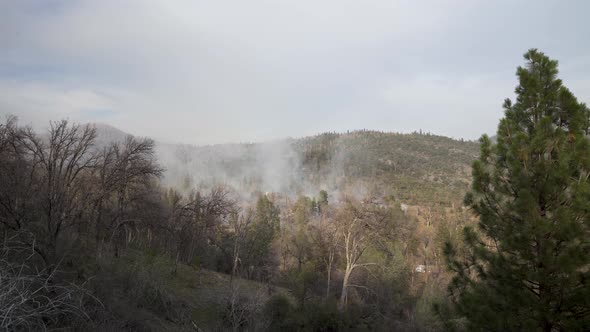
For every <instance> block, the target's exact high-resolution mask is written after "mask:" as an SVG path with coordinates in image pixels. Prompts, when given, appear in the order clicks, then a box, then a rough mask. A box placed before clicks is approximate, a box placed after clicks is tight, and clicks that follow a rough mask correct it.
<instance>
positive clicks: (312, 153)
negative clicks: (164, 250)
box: [158, 131, 479, 206]
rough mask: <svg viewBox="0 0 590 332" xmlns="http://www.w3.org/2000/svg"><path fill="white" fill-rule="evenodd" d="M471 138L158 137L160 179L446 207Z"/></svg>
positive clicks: (466, 164)
mask: <svg viewBox="0 0 590 332" xmlns="http://www.w3.org/2000/svg"><path fill="white" fill-rule="evenodd" d="M478 146H479V145H478V143H476V142H471V141H459V140H454V139H451V138H447V137H444V136H436V135H430V134H418V133H413V134H398V133H384V132H377V131H353V132H350V133H344V134H337V133H324V134H320V135H316V136H312V137H305V138H301V139H285V140H279V141H273V142H267V143H257V144H226V145H213V146H201V147H197V146H190V145H171V144H159V145H158V157H159V160H160V161H161V163H162V165H163V166H164V167H165V168H166V170H167V172H166V182H167V183H169V184H170V185H173V186H176V187H184V188H187V189H188V188H191V187H193V186H197V187H200V188H203V187H210V186H212V185H214V184H225V185H229V186H230V187H233V188H234V189H236V190H237V191H238V192H241V193H244V192H253V191H261V192H278V193H282V194H286V195H290V196H294V195H298V194H304V195H309V196H312V195H315V194H317V192H318V191H319V190H321V189H324V190H327V191H328V192H329V193H330V195H331V196H332V197H336V198H337V197H339V196H340V194H341V193H346V194H349V195H355V196H358V197H361V196H366V195H371V196H376V197H391V196H392V195H393V197H394V198H396V199H397V200H400V201H402V202H404V203H406V204H412V205H431V204H442V205H445V206H449V205H451V204H453V203H454V204H456V203H458V202H460V201H461V200H462V196H463V193H464V192H465V191H466V189H467V188H468V185H469V179H470V164H471V162H472V160H474V159H475V158H476V157H477V154H478V149H479V148H478Z"/></svg>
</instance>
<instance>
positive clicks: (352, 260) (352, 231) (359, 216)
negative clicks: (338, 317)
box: [337, 199, 387, 310]
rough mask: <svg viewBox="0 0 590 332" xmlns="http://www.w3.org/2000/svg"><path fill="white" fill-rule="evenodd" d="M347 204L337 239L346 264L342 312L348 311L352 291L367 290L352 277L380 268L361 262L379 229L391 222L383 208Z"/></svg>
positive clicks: (341, 214) (351, 201)
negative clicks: (361, 269) (363, 269)
mask: <svg viewBox="0 0 590 332" xmlns="http://www.w3.org/2000/svg"><path fill="white" fill-rule="evenodd" d="M345 204H346V205H345V206H344V208H343V209H342V210H341V211H340V213H339V214H338V215H337V219H338V223H339V230H338V233H337V234H338V235H337V236H338V239H339V244H340V247H341V248H342V250H343V257H344V261H345V264H346V265H345V269H344V278H343V281H342V292H341V295H340V304H339V306H340V309H341V310H343V309H344V308H346V305H347V302H348V291H349V288H350V287H355V288H366V287H365V286H362V285H355V284H352V283H351V276H352V273H353V272H354V271H355V269H357V268H359V267H368V266H370V265H377V264H376V263H371V262H365V263H363V262H361V258H362V256H363V253H364V252H365V250H366V249H367V248H368V247H369V246H370V245H371V243H372V242H373V241H374V238H375V237H377V236H378V234H379V229H380V227H382V226H383V224H384V221H385V219H386V218H387V214H385V213H383V212H384V211H381V208H379V207H375V206H372V204H370V203H367V202H363V203H358V202H355V201H353V200H352V199H349V200H348V201H347V202H346V203H345Z"/></svg>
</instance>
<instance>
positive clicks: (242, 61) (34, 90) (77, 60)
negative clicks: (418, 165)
mask: <svg viewBox="0 0 590 332" xmlns="http://www.w3.org/2000/svg"><path fill="white" fill-rule="evenodd" d="M588 13H590V2H588V1H582V0H581V1H554V0H553V1H532V0H531V1H519V0H511V1H467V0H465V1H444V0H436V1H435V0H433V1H409V0H408V1H394V0H389V1H386V0H366V1H361V0H356V1H352V0H338V1H332V0H314V1H312V0H293V1H291V0H266V1H263V0H249V1H225V0H215V1H199V0H159V1H158V0H123V1H122V0H100V1H97V0H94V1H84V0H81V1H70V0H68V1H66V0H57V1H56V0H45V1H42V0H38V1H33V0H21V1H18V0H5V1H0V115H6V114H13V115H17V116H18V117H19V118H20V121H21V123H26V124H31V125H33V126H35V127H39V128H44V127H47V126H48V124H49V121H51V120H59V119H68V120H70V121H74V122H82V123H85V122H100V123H106V124H110V125H112V126H115V127H117V128H119V129H121V130H124V131H126V132H129V133H132V134H134V135H139V136H149V137H153V138H155V139H157V140H160V141H165V142H171V143H188V144H214V143H227V142H255V141H266V140H273V139H277V138H283V137H302V136H307V135H313V134H317V133H320V132H325V131H337V132H343V131H347V130H354V129H375V130H384V131H398V132H412V131H418V130H422V131H427V132H433V133H436V134H439V135H445V136H450V137H454V138H465V139H476V138H478V137H479V136H480V135H481V134H483V133H488V134H493V133H494V132H495V130H496V126H497V123H498V120H499V119H500V118H501V117H502V115H503V110H502V107H501V105H502V102H503V100H504V99H505V98H507V97H510V98H512V97H513V96H514V88H515V86H516V84H517V81H516V77H515V71H516V67H517V66H518V65H522V64H523V59H522V55H523V54H524V53H525V52H526V50H527V49H529V48H538V49H540V50H541V51H543V52H545V53H546V54H547V55H549V56H550V57H552V58H555V59H557V60H559V63H560V77H561V78H562V79H563V80H564V83H565V85H566V86H568V87H569V88H570V89H571V90H572V91H573V93H574V94H575V95H576V96H577V97H578V99H580V100H581V101H584V102H588V103H590V37H589V36H590V25H589V24H588V23H587V17H588Z"/></svg>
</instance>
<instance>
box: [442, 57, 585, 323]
mask: <svg viewBox="0 0 590 332" xmlns="http://www.w3.org/2000/svg"><path fill="white" fill-rule="evenodd" d="M524 58H525V60H526V66H525V67H519V68H518V70H517V76H518V79H519V85H518V86H517V87H516V90H515V92H516V95H517V97H516V102H515V103H512V101H511V100H510V99H506V101H505V102H504V109H505V117H504V118H503V119H502V120H501V121H500V124H499V126H498V131H497V143H495V144H494V143H492V142H491V140H490V139H489V138H488V137H487V136H485V135H484V136H483V137H482V138H481V139H480V142H481V155H480V158H479V160H477V161H475V162H474V163H473V185H472V190H471V192H469V193H468V194H467V195H466V197H465V203H466V205H467V206H469V207H470V208H471V209H472V210H473V211H474V212H475V213H476V215H477V216H478V217H479V223H478V228H477V229H472V228H469V227H467V228H465V230H464V232H465V233H464V236H465V237H464V238H465V244H466V248H467V250H466V251H465V252H464V253H462V254H459V253H458V252H457V250H456V249H454V248H453V247H452V246H451V245H450V244H447V245H446V250H445V253H446V256H447V259H448V262H449V266H450V268H451V269H452V270H453V271H454V272H456V274H455V277H454V279H453V281H452V282H451V284H450V286H449V291H450V295H451V298H452V299H453V302H454V308H455V309H456V310H457V312H458V313H459V314H460V316H463V317H464V318H465V319H466V320H467V323H468V328H469V329H470V330H486V331H488V330H492V331H578V330H588V329H590V279H589V278H590V255H589V254H590V180H589V177H590V142H589V139H588V137H587V136H586V133H587V130H588V113H589V112H588V108H587V107H586V105H585V104H582V103H579V102H578V101H577V100H576V98H575V97H574V95H573V94H572V93H571V92H570V91H569V90H568V89H567V88H566V87H564V86H563V85H562V82H561V80H560V79H558V78H557V73H558V70H557V61H555V60H551V59H549V58H548V57H547V56H545V55H544V54H543V53H542V52H539V51H537V50H536V49H531V50H529V51H528V52H527V53H526V54H525V55H524Z"/></svg>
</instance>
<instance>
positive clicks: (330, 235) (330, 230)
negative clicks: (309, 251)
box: [310, 216, 339, 299]
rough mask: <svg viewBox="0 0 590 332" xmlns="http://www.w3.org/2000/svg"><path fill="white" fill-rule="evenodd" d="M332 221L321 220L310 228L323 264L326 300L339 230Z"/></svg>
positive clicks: (328, 293) (328, 295) (328, 294)
mask: <svg viewBox="0 0 590 332" xmlns="http://www.w3.org/2000/svg"><path fill="white" fill-rule="evenodd" d="M337 226H338V225H337V224H336V223H335V222H334V220H331V219H327V220H326V218H324V216H322V218H321V219H320V220H319V222H318V223H317V224H316V225H314V226H313V227H312V228H311V232H310V235H311V239H312V242H313V245H314V247H315V249H316V252H317V253H318V255H319V257H320V259H321V261H322V262H323V263H324V266H325V268H326V274H327V281H326V299H328V298H329V297H330V286H331V280H332V268H333V265H334V260H335V258H336V251H337V247H338V240H339V229H338V227H337Z"/></svg>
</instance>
